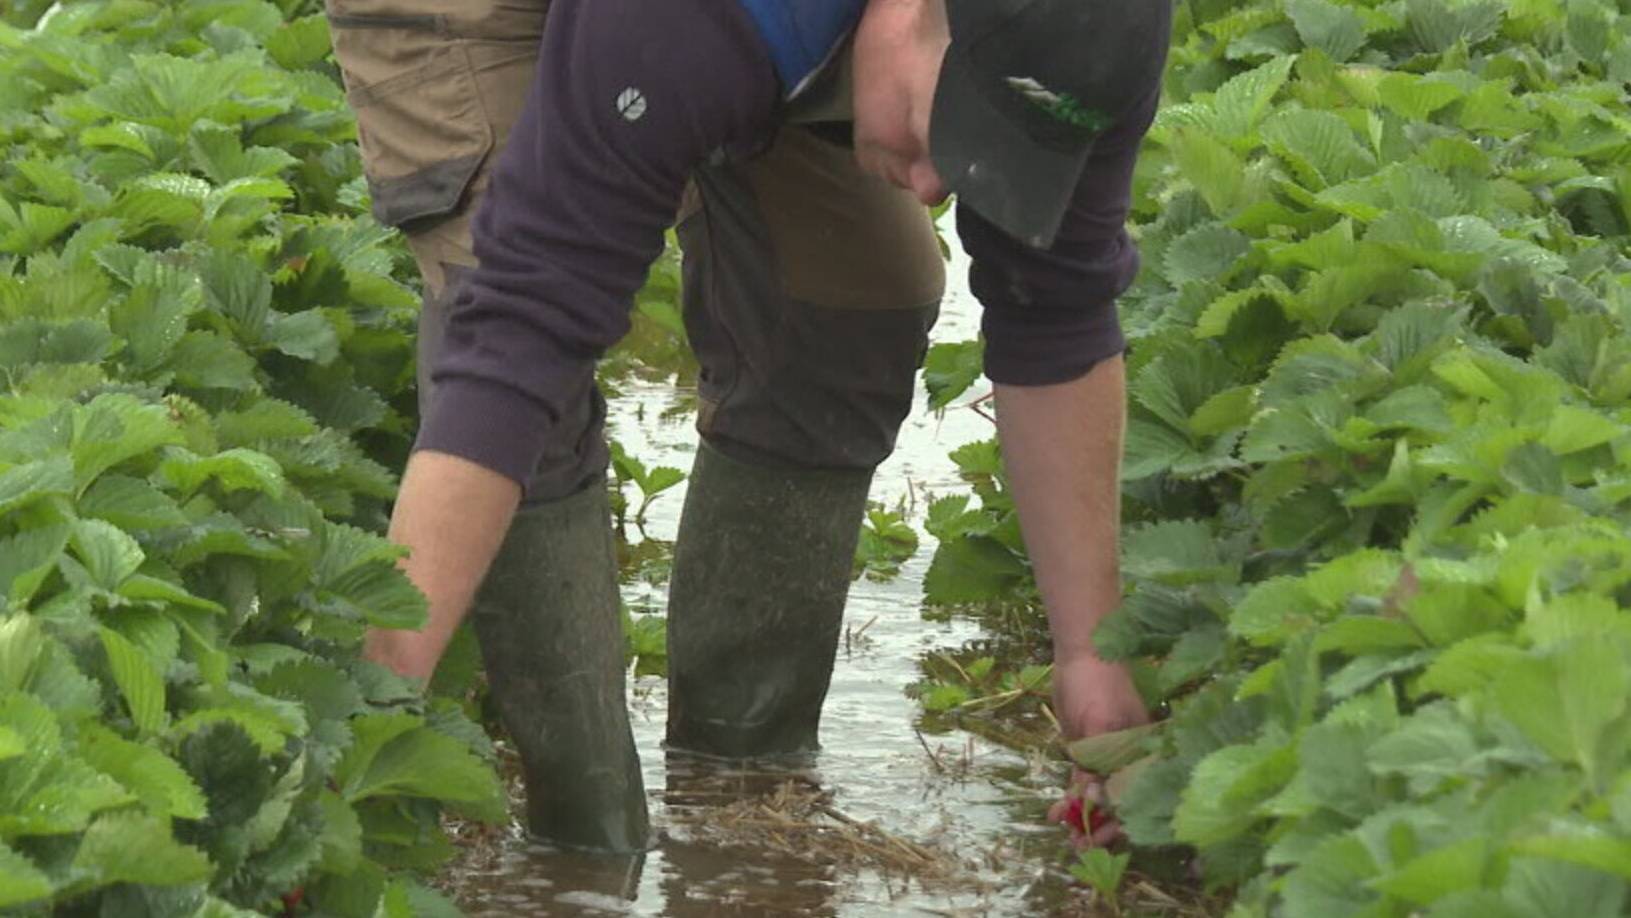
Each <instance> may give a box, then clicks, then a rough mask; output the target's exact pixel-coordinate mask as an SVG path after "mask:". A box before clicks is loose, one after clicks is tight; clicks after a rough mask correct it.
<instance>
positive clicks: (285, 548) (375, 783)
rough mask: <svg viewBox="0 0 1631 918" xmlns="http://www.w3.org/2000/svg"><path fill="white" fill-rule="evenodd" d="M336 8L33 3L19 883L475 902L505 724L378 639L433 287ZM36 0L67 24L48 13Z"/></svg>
mask: <svg viewBox="0 0 1631 918" xmlns="http://www.w3.org/2000/svg"><path fill="white" fill-rule="evenodd" d="M307 6H309V4H288V5H285V6H282V7H280V6H277V5H273V4H270V3H262V2H256V0H225V2H217V0H208V2H205V0H195V2H182V3H173V4H172V3H163V4H160V3H146V2H138V0H110V2H88V3H75V4H62V5H57V6H54V7H52V8H51V9H50V10H49V11H48V12H45V13H44V15H40V11H32V12H31V11H30V10H31V8H30V9H24V8H21V7H20V8H19V9H18V10H16V11H14V14H15V15H14V17H13V18H10V19H8V23H10V24H0V47H3V48H4V49H5V50H4V54H0V86H3V87H4V88H3V89H0V144H3V146H4V154H3V156H0V320H3V321H0V908H4V909H8V910H9V911H8V913H18V914H47V913H49V914H62V915H81V914H85V915H92V914H117V915H133V916H140V915H167V916H168V915H199V916H205V915H232V914H247V913H273V914H299V913H305V912H321V913H323V914H331V915H357V916H373V915H378V914H389V915H410V914H412V915H419V914H447V913H450V912H451V911H452V908H451V906H450V905H449V904H448V903H447V902H446V901H445V900H443V899H441V898H440V897H439V896H438V895H436V894H434V893H432V892H431V891H429V890H428V889H427V888H425V887H424V886H422V885H420V884H419V883H418V882H417V881H415V880H414V879H413V875H414V873H416V872H422V871H426V870H430V869H433V868H434V867H435V866H436V865H437V864H439V863H440V862H441V861H442V860H443V859H445V857H446V856H447V855H448V853H449V852H450V846H449V843H448V842H447V840H446V839H445V838H444V836H443V835H442V832H441V829H440V827H439V818H440V816H441V814H443V813H444V812H454V813H459V814H462V815H464V816H467V817H470V818H475V819H482V820H489V821H494V820H500V819H502V818H503V817H504V804H505V801H504V797H503V794H502V792H501V788H500V786H499V784H498V781H497V779H496V777H495V775H494V772H493V770H492V767H491V761H492V754H491V750H490V748H489V746H488V744H487V741H486V737H485V734H484V733H483V732H482V731H481V729H480V728H479V727H478V726H477V725H476V724H474V723H472V722H471V721H469V720H468V719H467V718H466V717H465V715H464V713H463V712H462V710H461V709H460V708H459V706H458V705H457V704H456V703H455V702H454V701H453V700H451V699H446V698H437V697H433V698H430V699H427V698H425V697H424V696H422V695H421V694H420V693H419V692H418V691H417V690H416V689H415V688H414V687H413V686H411V685H408V684H405V683H403V682H402V681H400V680H398V679H397V678H395V677H394V676H392V675H391V674H390V673H388V672H386V671H384V670H383V669H380V668H378V667H375V666H372V665H370V664H365V663H363V662H361V661H360V659H359V656H358V650H359V644H360V639H361V635H362V632H363V629H364V627H366V626H367V625H385V626H395V627H401V626H412V625H414V624H415V623H417V622H418V621H420V620H421V619H422V617H423V615H424V600H423V597H422V596H421V595H420V594H419V592H418V591H417V590H416V589H414V588H413V586H412V585H411V584H409V583H408V581H407V580H406V579H405V578H404V577H403V576H402V575H401V574H400V573H399V572H398V570H397V569H396V566H395V560H396V558H397V556H398V551H397V549H396V548H395V547H394V546H392V545H391V544H390V543H388V542H387V541H386V540H385V539H384V538H382V537H381V536H380V535H379V534H378V533H379V532H380V531H381V530H382V529H383V524H384V520H385V513H386V511H387V509H388V502H389V501H390V499H391V497H392V496H393V494H394V491H395V479H394V476H393V475H392V474H391V473H390V472H389V471H388V469H390V468H393V467H395V464H396V463H399V462H400V457H401V456H402V455H403V454H404V452H405V450H406V447H407V444H408V428H409V423H410V421H411V414H410V412H411V403H412V389H411V384H412V345H411V337H410V331H411V328H412V324H411V323H412V321H413V317H414V313H415V311H416V309H417V303H418V297H417V294H416V293H415V292H414V291H413V289H412V288H411V287H410V286H409V285H407V284H405V283H404V282H403V281H402V280H400V279H399V278H400V277H402V276H405V275H403V274H402V272H401V269H402V267H403V265H404V261H403V256H402V253H401V249H400V246H399V245H398V242H397V240H396V238H395V236H394V235H393V234H392V233H390V232H388V231H386V230H384V229H383V228H381V227H379V226H378V225H377V224H374V223H373V222H372V220H371V219H369V218H368V217H367V216H366V208H367V201H366V196H365V190H364V185H363V183H362V182H361V179H360V178H359V172H358V160H357V154H356V151H355V148H354V145H353V144H352V143H351V140H352V136H353V131H354V127H353V124H352V121H351V118H350V115H349V112H348V110H347V109H346V107H345V102H344V96H343V93H342V91H341V89H340V87H339V84H338V82H337V79H336V77H335V73H334V71H333V69H332V66H331V65H330V63H329V62H328V42H327V31H326V24H325V22H324V20H323V19H322V17H321V16H320V15H317V14H316V13H317V11H316V10H315V9H309V8H305V7H307ZM36 17H37V19H38V21H37V24H36V22H35V19H36Z"/></svg>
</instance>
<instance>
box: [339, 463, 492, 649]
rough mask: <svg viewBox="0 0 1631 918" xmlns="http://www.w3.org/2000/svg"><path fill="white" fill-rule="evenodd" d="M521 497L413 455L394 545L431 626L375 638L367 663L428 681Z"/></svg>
mask: <svg viewBox="0 0 1631 918" xmlns="http://www.w3.org/2000/svg"><path fill="white" fill-rule="evenodd" d="M520 497H521V489H520V487H519V486H518V485H516V483H515V482H514V481H512V480H510V479H509V478H506V477H505V476H503V475H500V474H498V473H497V472H494V471H491V470H489V469H486V468H483V467H482V466H479V465H476V464H475V463H473V462H470V461H468V460H465V459H461V458H459V457H457V456H452V455H448V454H446V453H437V452H430V451H421V452H418V453H415V454H414V456H413V458H412V459H411V460H409V462H408V468H407V471H406V472H405V473H404V474H403V477H402V488H401V490H400V492H399V493H398V495H397V503H396V511H395V513H394V514H393V515H392V517H391V529H390V538H391V540H392V541H394V542H397V543H399V544H401V545H404V546H406V547H407V548H408V556H407V557H406V558H404V559H403V561H402V565H401V566H402V569H403V571H405V572H406V573H407V575H408V577H409V579H411V580H412V581H413V582H414V585H415V586H417V587H419V589H420V590H421V591H423V592H424V594H425V596H426V598H427V599H428V600H429V601H430V618H429V620H428V621H427V622H426V623H425V627H424V628H423V629H421V630H419V631H385V630H377V629H376V630H373V631H370V632H369V633H368V637H367V639H366V641H365V646H364V653H365V655H366V656H367V657H368V658H369V659H371V660H374V661H375V662H378V663H381V664H383V665H385V666H388V667H390V668H391V669H393V670H395V671H396V672H398V673H400V674H402V675H404V676H408V677H410V678H416V679H428V678H429V677H430V675H431V673H432V672H434V671H435V669H436V663H437V661H438V660H440V659H441V656H442V652H443V651H444V650H445V649H446V648H447V644H448V641H449V640H451V639H452V637H453V632H454V631H455V630H457V629H458V627H459V623H460V622H461V621H462V620H463V619H464V616H465V614H466V613H467V612H468V611H469V609H470V605H471V603H472V601H473V600H474V598H475V594H476V590H477V588H478V587H479V586H480V584H481V581H482V578H483V577H485V576H486V574H487V568H488V567H489V566H491V565H492V562H493V557H494V556H495V555H496V554H497V553H498V548H499V545H500V544H502V543H503V541H504V535H505V533H506V532H507V531H508V530H509V527H510V520H511V518H512V517H513V516H514V515H515V509H516V506H517V504H518V503H519V502H520Z"/></svg>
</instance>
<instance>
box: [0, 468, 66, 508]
mask: <svg viewBox="0 0 1631 918" xmlns="http://www.w3.org/2000/svg"><path fill="white" fill-rule="evenodd" d="M73 490H74V469H73V466H72V465H71V464H69V462H68V460H67V458H66V457H61V456H58V457H53V458H51V459H41V460H39V461H37V462H27V463H24V464H22V465H17V466H13V467H12V468H9V469H6V470H5V471H0V514H3V513H8V512H10V511H12V510H15V509H16V508H18V507H21V506H24V505H26V504H29V503H32V502H34V501H36V500H39V499H40V498H42V497H47V496H50V495H53V494H71V493H73Z"/></svg>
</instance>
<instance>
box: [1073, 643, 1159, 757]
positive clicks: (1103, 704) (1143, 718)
mask: <svg viewBox="0 0 1631 918" xmlns="http://www.w3.org/2000/svg"><path fill="white" fill-rule="evenodd" d="M1053 705H1054V715H1055V716H1056V717H1057V718H1058V719H1059V729H1060V730H1061V731H1063V732H1064V734H1065V739H1066V740H1067V741H1068V740H1077V739H1082V738H1084V737H1089V736H1097V735H1099V734H1100V733H1109V732H1111V731H1113V730H1125V729H1127V728H1128V727H1137V726H1140V725H1142V724H1147V723H1149V722H1150V712H1149V709H1148V708H1146V707H1145V706H1144V698H1143V696H1141V695H1139V693H1138V688H1137V686H1135V685H1133V677H1132V674H1131V673H1130V672H1128V670H1127V667H1126V666H1124V665H1122V664H1120V663H1107V662H1105V661H1103V660H1101V659H1099V658H1098V657H1097V656H1095V655H1093V654H1091V653H1078V654H1072V655H1069V656H1059V655H1056V656H1055V659H1054V664H1053Z"/></svg>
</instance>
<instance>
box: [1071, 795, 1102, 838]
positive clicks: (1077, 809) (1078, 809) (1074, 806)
mask: <svg viewBox="0 0 1631 918" xmlns="http://www.w3.org/2000/svg"><path fill="white" fill-rule="evenodd" d="M1085 809H1086V804H1085V803H1084V801H1083V800H1082V798H1081V797H1078V796H1072V797H1071V798H1070V802H1069V804H1068V805H1067V806H1066V807H1065V818H1064V822H1065V824H1066V825H1068V826H1070V827H1071V828H1073V829H1075V830H1076V831H1078V832H1086V831H1088V828H1087V823H1086V822H1085V821H1084V820H1083V819H1082V815H1083V810H1085ZM1097 814H1098V809H1097V808H1095V809H1094V810H1093V815H1097Z"/></svg>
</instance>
